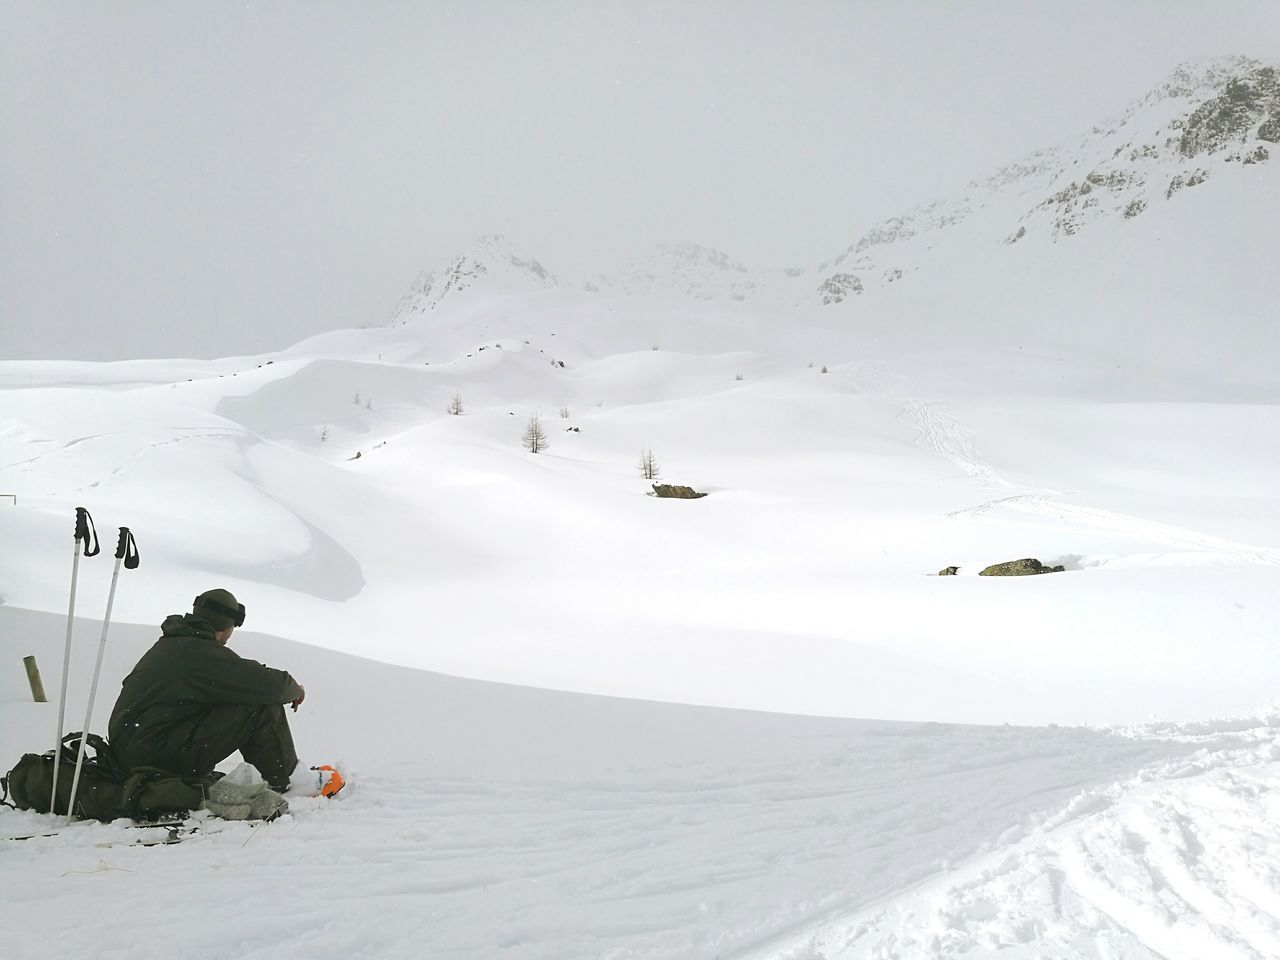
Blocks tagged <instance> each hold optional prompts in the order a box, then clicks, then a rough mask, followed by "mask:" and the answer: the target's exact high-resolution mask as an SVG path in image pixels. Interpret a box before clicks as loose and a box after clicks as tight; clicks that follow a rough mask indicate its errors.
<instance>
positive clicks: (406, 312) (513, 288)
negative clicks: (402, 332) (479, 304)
mask: <svg viewBox="0 0 1280 960" xmlns="http://www.w3.org/2000/svg"><path fill="white" fill-rule="evenodd" d="M559 285H560V281H559V280H558V279H557V278H556V276H555V275H554V274H552V273H551V272H550V271H548V270H547V268H546V267H544V266H543V265H542V264H541V263H539V262H538V261H537V260H536V259H534V258H533V257H530V256H525V255H524V254H522V253H521V252H520V251H518V250H517V249H516V248H515V246H514V245H513V244H512V243H511V242H510V241H509V240H507V238H506V237H504V236H503V235H502V234H500V233H493V234H486V235H485V236H482V237H481V238H480V239H479V240H477V241H476V242H475V243H474V244H473V245H472V246H471V248H470V249H468V250H467V251H466V252H465V253H463V254H462V255H461V256H459V257H456V258H455V259H454V260H453V261H452V262H451V263H450V264H449V265H448V266H447V267H445V268H444V269H443V270H424V271H423V272H422V273H420V274H418V277H417V279H416V280H414V282H413V285H412V287H410V289H409V292H408V293H407V294H406V295H405V296H404V298H403V299H401V301H400V303H399V304H398V305H397V306H396V309H395V310H394V311H393V312H392V315H391V324H392V326H398V325H400V324H404V323H407V322H408V321H409V320H411V319H413V317H415V316H417V315H421V314H425V313H429V312H430V311H432V310H435V309H436V308H437V307H438V306H439V305H440V304H441V303H442V302H443V301H444V300H445V298H447V297H452V296H456V295H457V294H459V293H461V292H462V291H464V290H467V289H470V288H472V287H476V286H483V287H484V288H485V289H486V290H488V291H490V292H497V293H521V292H524V291H526V290H530V289H535V290H536V289H547V288H550V287H556V286H559Z"/></svg>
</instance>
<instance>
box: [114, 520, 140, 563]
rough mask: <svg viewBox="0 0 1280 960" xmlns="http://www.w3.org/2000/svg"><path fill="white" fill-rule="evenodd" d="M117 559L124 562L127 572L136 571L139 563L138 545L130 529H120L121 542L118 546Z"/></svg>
mask: <svg viewBox="0 0 1280 960" xmlns="http://www.w3.org/2000/svg"><path fill="white" fill-rule="evenodd" d="M116 559H117V560H124V568H125V569H126V570H133V569H136V568H137V566H138V563H139V557H138V545H137V543H135V542H134V539H133V534H132V533H131V532H130V531H129V528H128V527H121V528H120V542H119V543H117V544H116Z"/></svg>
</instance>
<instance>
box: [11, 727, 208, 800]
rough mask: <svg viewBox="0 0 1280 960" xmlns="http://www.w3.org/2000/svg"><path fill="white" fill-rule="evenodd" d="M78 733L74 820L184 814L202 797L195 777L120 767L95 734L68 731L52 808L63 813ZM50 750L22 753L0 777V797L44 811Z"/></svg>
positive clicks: (49, 783) (49, 780) (50, 771)
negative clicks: (0, 793) (79, 761)
mask: <svg viewBox="0 0 1280 960" xmlns="http://www.w3.org/2000/svg"><path fill="white" fill-rule="evenodd" d="M81 737H83V738H84V742H85V755H84V763H83V765H82V766H81V768H80V784H79V786H78V787H77V788H76V808H75V810H74V811H72V815H73V817H74V818H76V819H78V820H102V821H104V822H109V821H111V820H115V819H117V818H119V817H129V818H131V819H134V820H154V819H156V818H157V817H161V816H164V815H166V814H175V813H184V814H185V813H187V812H188V811H191V810H195V809H196V808H198V807H199V806H200V805H201V803H202V802H203V801H204V786H205V785H204V783H203V782H202V781H200V780H198V779H196V778H186V777H179V776H178V775H177V774H173V773H169V772H168V771H167V770H158V769H156V768H154V767H135V768H134V769H132V770H121V769H120V767H119V765H118V764H117V763H116V760H115V757H114V755H113V754H112V752H111V747H110V745H109V744H108V743H107V741H106V740H104V739H103V738H102V737H100V736H98V735H97V734H96V733H90V734H81V733H69V734H67V735H66V736H65V737H63V738H62V744H61V746H60V748H59V749H60V751H61V754H62V759H61V762H60V764H59V765H58V799H57V803H56V812H58V813H62V814H65V813H66V812H67V801H68V799H69V798H70V796H71V781H72V780H73V779H74V778H75V771H76V755H77V753H78V752H79V750H80V739H81ZM53 758H54V751H52V750H50V751H49V752H48V753H45V754H36V753H27V754H23V756H22V759H21V760H19V761H18V763H17V765H16V766H15V767H14V768H13V769H12V770H10V771H9V772H8V774H6V775H5V776H4V778H3V779H0V787H3V790H4V797H5V798H6V799H7V800H8V801H10V802H11V804H10V805H11V806H14V807H17V808H18V809H19V810H34V811H36V812H37V813H48V812H49V798H50V795H51V794H52V792H53Z"/></svg>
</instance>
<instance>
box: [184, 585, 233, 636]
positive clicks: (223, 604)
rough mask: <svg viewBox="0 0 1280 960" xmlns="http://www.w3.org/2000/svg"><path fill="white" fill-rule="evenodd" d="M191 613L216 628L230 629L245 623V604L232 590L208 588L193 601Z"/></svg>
mask: <svg viewBox="0 0 1280 960" xmlns="http://www.w3.org/2000/svg"><path fill="white" fill-rule="evenodd" d="M191 615H192V616H194V617H196V618H197V619H199V620H203V621H204V622H205V623H207V624H209V626H211V627H213V629H214V630H229V629H230V628H232V627H239V626H241V625H243V624H244V605H243V604H241V603H239V602H238V601H237V600H236V598H235V595H234V594H232V592H231V591H230V590H223V589H220V588H219V589H217V590H206V591H205V592H204V593H202V594H200V596H198V597H196V598H195V600H194V601H192V603H191Z"/></svg>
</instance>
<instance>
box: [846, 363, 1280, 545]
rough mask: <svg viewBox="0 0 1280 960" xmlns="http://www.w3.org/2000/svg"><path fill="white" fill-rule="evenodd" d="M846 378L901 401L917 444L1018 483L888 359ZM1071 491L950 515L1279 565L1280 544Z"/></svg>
mask: <svg viewBox="0 0 1280 960" xmlns="http://www.w3.org/2000/svg"><path fill="white" fill-rule="evenodd" d="M846 379H848V380H850V381H851V382H852V383H853V384H854V386H855V389H857V390H859V391H860V392H864V393H868V394H871V395H873V396H880V397H882V398H884V399H886V400H888V401H890V402H893V403H898V404H900V405H901V407H902V413H901V416H900V419H901V421H902V422H903V423H906V424H908V425H909V426H911V427H912V428H914V429H915V430H916V431H917V432H918V433H919V436H918V437H917V438H916V443H917V445H918V446H920V447H923V448H924V449H926V450H930V451H932V452H934V453H936V454H938V455H939V456H941V457H943V458H945V459H947V460H949V461H950V462H951V463H953V464H955V466H956V467H957V468H959V470H960V471H961V472H962V473H963V474H964V476H966V477H972V478H974V479H976V480H980V481H981V482H982V483H983V484H984V485H986V486H992V487H1004V488H1005V489H1007V490H1011V491H1012V490H1018V489H1019V487H1018V485H1016V484H1014V483H1010V482H1009V481H1008V480H1006V479H1004V478H1003V477H1001V476H1000V475H999V473H997V472H996V470H995V468H994V467H992V466H991V464H989V463H987V462H986V461H985V460H983V459H982V456H981V455H980V454H979V452H978V446H977V442H976V439H975V437H974V436H973V433H972V432H971V431H969V430H966V429H965V428H964V427H962V426H961V425H960V423H959V422H958V421H957V420H956V419H955V418H954V417H952V416H951V415H949V414H947V413H946V412H944V411H943V410H942V409H941V406H940V404H937V403H933V402H929V401H925V400H922V399H920V398H918V397H915V396H913V395H912V394H911V392H910V391H909V388H908V387H907V386H906V381H905V380H904V379H903V378H902V377H900V376H898V375H896V374H893V373H890V372H889V371H888V370H887V369H886V368H885V367H884V365H883V364H880V363H874V362H864V363H859V364H855V365H854V366H853V367H852V368H851V369H850V372H849V374H848V375H847V377H846ZM1022 489H1024V490H1025V488H1022ZM1067 495H1068V494H1067V493H1065V492H1063V491H1059V490H1029V491H1026V492H1023V493H1014V494H1010V495H1009V496H1004V497H997V498H994V499H991V500H986V501H984V502H982V503H980V504H977V505H976V506H973V507H967V508H965V509H963V510H955V511H952V512H951V513H948V514H947V515H946V516H947V518H948V519H952V520H983V521H986V522H1006V523H1022V522H1025V521H1000V520H997V519H996V518H994V517H993V516H991V514H994V513H998V512H999V511H1011V512H1013V513H1018V514H1026V515H1029V516H1031V517H1034V518H1036V519H1039V520H1048V521H1051V522H1055V523H1057V524H1061V525H1065V526H1068V527H1072V528H1075V529H1079V530H1088V531H1091V532H1095V533H1106V534H1114V535H1119V536H1122V537H1127V538H1130V539H1133V540H1141V541H1148V542H1154V543H1159V544H1163V545H1165V546H1168V547H1171V548H1173V549H1176V550H1180V551H1190V552H1197V553H1210V554H1219V555H1223V556H1225V557H1226V558H1229V559H1231V560H1233V561H1236V562H1243V563H1254V564H1264V565H1268V566H1280V549H1276V548H1272V547H1264V546H1256V545H1252V544H1245V543H1239V542H1237V541H1234V540H1227V539H1223V538H1221V537H1214V536H1210V535H1208V534H1203V533H1198V532H1196V531H1193V530H1186V529H1183V528H1180V527H1175V526H1171V525H1169V524H1164V523H1159V522H1157V521H1153V520H1144V519H1142V518H1140V517H1134V516H1130V515H1128V514H1123V513H1117V512H1114V511H1110V510H1101V509H1098V508H1096V507H1087V506H1080V505H1077V504H1070V503H1063V502H1062V501H1061V499H1060V498H1062V497H1064V496H1067Z"/></svg>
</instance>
